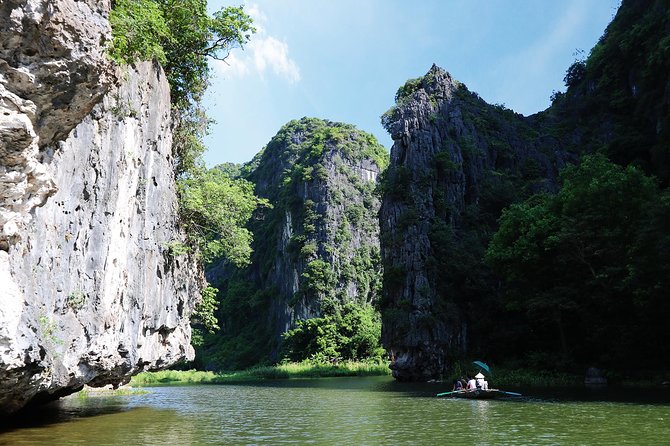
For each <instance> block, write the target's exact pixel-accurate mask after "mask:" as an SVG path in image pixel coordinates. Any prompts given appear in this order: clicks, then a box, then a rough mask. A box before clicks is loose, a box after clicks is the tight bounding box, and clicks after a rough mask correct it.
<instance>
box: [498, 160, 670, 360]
mask: <svg viewBox="0 0 670 446" xmlns="http://www.w3.org/2000/svg"><path fill="white" fill-rule="evenodd" d="M561 180H562V181H561V182H562V186H561V189H560V191H559V192H558V194H555V195H548V194H543V195H535V196H533V197H531V198H529V199H528V200H526V201H524V202H523V203H520V204H515V205H512V206H511V207H509V208H507V209H506V210H505V211H504V212H503V214H502V217H501V218H500V229H499V230H498V232H497V233H496V234H495V236H494V237H493V240H492V241H491V244H490V246H489V249H488V251H487V257H486V258H487V261H488V263H489V264H491V265H492V266H493V267H494V269H495V270H496V271H497V272H498V273H499V274H500V275H501V276H502V277H504V278H505V280H506V282H507V284H508V287H507V289H506V292H505V297H504V300H505V302H506V305H507V306H509V307H511V308H514V309H517V310H521V311H522V312H524V313H525V314H526V315H528V321H529V323H530V327H529V328H530V329H531V330H532V332H533V333H534V339H533V341H532V343H533V344H535V347H534V348H536V349H542V350H543V351H547V352H549V351H556V350H558V352H559V355H560V360H561V361H563V362H569V361H577V362H578V363H582V364H584V363H588V362H589V361H597V362H598V363H599V364H605V365H607V366H609V367H621V364H626V363H630V362H631V361H632V362H634V363H635V364H638V365H639V364H647V365H652V364H655V363H659V361H661V362H662V361H663V360H664V359H665V358H667V357H668V353H670V352H669V351H668V347H667V344H664V343H660V344H657V343H655V342H653V343H650V342H649V340H650V339H656V340H661V339H664V338H665V336H666V335H665V332H666V329H665V323H664V320H665V317H666V316H667V315H668V314H669V311H670V306H669V303H668V300H667V295H666V290H667V289H668V286H670V282H669V278H670V255H669V254H668V253H669V252H670V236H668V233H667V228H668V227H670V226H669V224H670V194H669V193H668V191H661V190H660V189H659V188H658V185H657V183H656V181H655V179H653V178H651V177H648V176H646V175H645V174H644V173H643V172H642V171H641V170H640V169H639V168H636V167H634V166H630V165H629V166H628V167H622V166H619V165H616V164H613V163H611V162H609V161H608V160H607V159H606V158H605V157H604V156H603V155H589V156H585V157H584V158H583V159H582V161H581V162H580V164H579V165H578V166H569V167H567V168H566V169H564V170H563V172H562V175H561ZM527 346H528V345H527Z"/></svg>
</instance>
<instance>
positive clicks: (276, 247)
mask: <svg viewBox="0 0 670 446" xmlns="http://www.w3.org/2000/svg"><path fill="white" fill-rule="evenodd" d="M387 157H388V155H387V153H386V150H385V149H384V148H383V147H382V146H381V145H379V143H377V141H376V140H375V138H374V137H373V136H371V135H369V134H366V133H364V132H361V131H360V130H358V129H356V128H355V127H354V126H351V125H347V124H342V123H335V122H330V121H325V120H320V119H314V118H303V119H300V120H296V121H291V122H289V123H288V124H286V125H285V126H284V127H283V128H282V129H281V130H280V131H279V132H278V133H277V135H276V136H275V137H273V138H272V140H271V141H270V142H269V143H268V145H267V146H266V147H265V148H264V149H263V151H262V152H261V153H260V154H259V155H258V156H257V157H256V158H255V159H254V161H253V162H252V165H253V166H254V167H253V169H252V171H251V172H250V173H249V174H248V175H247V178H248V179H249V180H251V181H252V182H254V183H255V185H256V193H257V194H258V195H259V196H262V197H264V198H267V199H268V200H269V201H270V203H271V204H272V208H271V209H265V210H262V211H261V212H259V213H258V214H257V215H256V218H255V219H254V221H253V222H252V224H251V229H252V231H253V233H254V243H253V249H254V253H253V255H252V265H251V266H250V267H249V268H248V269H247V270H245V271H241V272H240V276H241V277H243V278H244V280H246V281H251V282H253V286H252V288H253V289H256V290H262V292H261V294H262V293H263V290H264V292H265V294H263V297H262V299H264V300H265V302H266V304H267V308H264V309H263V310H262V311H263V313H262V314H263V315H262V316H260V314H261V313H259V312H256V314H254V315H251V316H250V319H251V320H256V321H258V320H259V319H261V320H262V323H261V325H262V326H263V328H265V329H267V327H271V329H270V330H269V331H270V333H269V334H268V338H269V339H267V340H266V341H269V344H272V345H273V346H275V347H276V346H277V345H278V344H279V341H280V340H281V334H282V333H284V332H285V331H287V330H289V329H291V328H293V327H294V325H295V322H296V321H298V320H303V319H309V318H314V317H320V316H321V315H322V306H323V305H324V303H327V304H328V305H339V304H344V303H346V302H356V303H361V304H364V303H371V302H372V301H375V300H377V299H378V296H379V289H380V286H381V283H380V276H381V271H380V268H381V267H380V259H379V224H378V221H377V212H378V209H379V200H378V199H377V197H376V195H375V193H374V190H375V187H376V185H377V177H378V175H379V173H380V172H381V171H382V169H383V168H384V167H385V165H386V164H387V162H388V161H387V159H388V158H387ZM240 276H238V277H237V278H235V279H233V281H237V282H238V283H239V280H240ZM231 283H232V282H230V281H229V282H228V283H227V284H226V283H224V284H222V286H221V288H222V289H228V290H230V289H231V288H232V289H238V288H239V286H238V285H235V286H233V285H231ZM231 298H232V297H231V295H230V293H228V294H226V292H224V293H223V300H224V301H225V300H226V299H231ZM259 299H260V297H259ZM224 325H225V326H227V327H229V328H228V330H227V331H228V333H231V332H233V333H234V331H235V330H234V328H233V327H234V325H235V322H234V321H231V320H229V321H228V322H224ZM261 330H262V329H261V328H259V330H258V331H261ZM240 331H242V330H240ZM264 345H268V342H266V343H265V344H264ZM275 353H276V351H275ZM258 359H260V358H258ZM226 365H227V366H228V367H232V366H237V367H239V366H244V365H242V364H239V363H235V364H226Z"/></svg>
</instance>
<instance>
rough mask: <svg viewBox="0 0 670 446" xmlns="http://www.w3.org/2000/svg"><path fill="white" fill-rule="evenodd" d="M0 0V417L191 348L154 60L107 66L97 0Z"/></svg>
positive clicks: (163, 95) (184, 268)
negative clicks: (173, 249)
mask: <svg viewBox="0 0 670 446" xmlns="http://www.w3.org/2000/svg"><path fill="white" fill-rule="evenodd" d="M0 10H1V14H0V17H1V19H0V20H2V27H3V34H2V38H3V41H2V49H1V50H0V51H2V55H3V57H2V61H0V74H1V77H0V81H1V83H0V94H1V95H2V102H1V103H0V106H1V107H2V108H3V114H2V116H0V126H1V130H2V133H1V134H0V144H2V146H0V157H1V159H0V169H1V172H0V174H1V175H2V177H1V178H2V181H0V194H1V195H0V198H1V202H0V204H1V210H0V215H1V217H0V218H2V219H3V220H2V222H0V223H2V226H3V229H2V231H3V232H2V238H1V240H2V242H3V246H2V248H3V251H0V277H1V278H2V281H3V284H4V290H3V292H2V293H0V412H1V413H11V412H13V411H16V410H18V409H20V408H21V407H23V406H24V405H26V404H28V403H31V402H41V401H47V400H51V399H55V398H58V397H59V396H62V395H66V394H68V393H72V392H75V391H77V390H79V389H80V388H82V387H83V385H84V384H88V385H92V386H102V385H106V384H114V385H118V384H120V383H123V382H126V381H127V380H128V379H129V378H130V376H131V375H132V374H135V373H137V372H139V371H142V370H147V369H152V368H160V367H165V366H168V365H170V364H172V363H174V362H175V361H177V360H179V359H182V358H191V357H192V355H193V352H192V349H191V347H190V326H189V319H190V315H191V312H192V309H193V305H194V297H193V296H196V295H198V291H199V287H200V286H201V280H200V273H199V270H198V268H197V266H196V264H195V261H194V259H191V258H188V257H185V256H182V257H178V258H174V257H171V256H170V254H169V253H168V249H167V245H168V244H169V243H170V242H172V241H181V240H182V239H183V236H182V235H181V233H180V231H179V225H178V221H177V201H176V190H175V178H174V173H173V159H172V148H171V144H172V136H171V125H172V120H171V105H170V94H169V86H168V84H167V81H166V79H165V75H164V74H163V72H162V70H161V69H160V67H157V66H154V65H152V64H151V63H142V64H140V65H138V67H137V68H126V69H124V71H123V72H121V71H117V72H115V71H114V70H113V69H112V68H111V67H110V66H109V64H108V62H107V61H106V60H105V58H104V54H103V49H102V45H103V44H104V41H105V38H106V36H107V35H108V33H109V25H108V23H107V20H106V17H107V14H108V11H109V2H107V1H91V0H89V1H74V0H71V1H70V0H59V1H14V0H10V1H6V2H3V3H2V5H0ZM116 78H119V79H122V80H121V81H120V82H119V83H118V84H116V83H115V79H116ZM36 206H40V207H36Z"/></svg>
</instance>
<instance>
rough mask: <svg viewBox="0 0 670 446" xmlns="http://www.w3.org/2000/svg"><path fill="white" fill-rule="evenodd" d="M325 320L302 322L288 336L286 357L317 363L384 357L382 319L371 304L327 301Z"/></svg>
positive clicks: (306, 320) (285, 343)
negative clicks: (381, 342)
mask: <svg viewBox="0 0 670 446" xmlns="http://www.w3.org/2000/svg"><path fill="white" fill-rule="evenodd" d="M322 310H323V313H324V315H323V316H322V317H318V318H312V319H305V320H301V321H298V322H297V323H296V326H295V328H294V329H292V330H289V331H287V332H286V333H284V345H283V349H284V356H285V357H286V358H287V359H290V360H291V361H303V360H305V359H309V360H312V361H316V362H328V361H330V360H332V359H337V360H362V359H376V358H381V357H383V356H384V354H385V350H384V348H383V347H382V346H381V344H380V337H381V319H380V316H379V313H378V312H377V311H375V309H374V308H373V307H372V306H371V305H361V304H356V303H353V302H349V303H347V304H344V305H342V306H340V305H338V304H337V303H336V302H335V301H332V300H326V301H325V302H324V304H323V308H322Z"/></svg>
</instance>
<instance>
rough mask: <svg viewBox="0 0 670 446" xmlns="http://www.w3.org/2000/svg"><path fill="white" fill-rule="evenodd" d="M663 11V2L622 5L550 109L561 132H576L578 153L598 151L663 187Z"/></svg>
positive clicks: (667, 65)
mask: <svg viewBox="0 0 670 446" xmlns="http://www.w3.org/2000/svg"><path fill="white" fill-rule="evenodd" d="M669 26H670V8H669V7H668V3H667V1H665V0H650V1H646V2H625V3H624V4H623V5H622V7H621V8H619V11H618V12H617V14H616V17H615V18H614V20H613V21H612V22H611V23H610V25H609V26H608V27H607V30H606V31H605V33H604V34H603V36H602V37H601V39H600V41H599V42H598V44H597V45H596V46H595V47H594V48H593V49H592V50H591V53H590V55H589V57H588V59H587V60H586V61H585V62H581V61H578V62H576V63H575V64H573V65H572V66H571V67H570V68H569V69H568V71H567V73H566V77H565V81H566V85H568V87H569V88H568V90H567V92H566V93H565V95H564V96H562V97H561V98H560V99H561V100H560V101H557V102H556V104H555V106H554V107H552V109H553V110H552V113H556V114H557V115H558V116H560V117H561V120H562V129H561V130H562V131H563V132H574V133H575V134H576V133H581V134H583V135H584V137H582V138H580V142H579V147H575V149H576V150H578V151H580V152H581V153H584V152H588V151H591V152H592V151H595V150H602V149H604V152H605V153H606V154H607V156H608V157H609V158H610V159H611V160H612V161H614V162H617V163H619V164H622V165H627V164H631V163H633V164H636V165H639V166H641V167H642V168H643V169H644V170H645V171H646V172H647V173H648V174H653V175H655V176H657V177H658V178H659V180H660V181H661V185H663V186H666V185H668V184H669V182H670V152H669V151H668V147H669V146H670V114H669V112H668V108H667V107H666V106H664V105H661V102H659V101H660V99H659V98H664V97H665V95H666V91H667V85H668V80H669V75H668V73H670V37H668V31H667V30H668V27H669Z"/></svg>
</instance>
